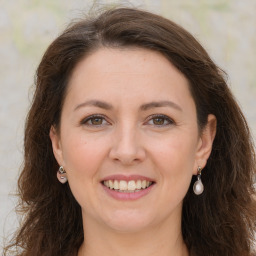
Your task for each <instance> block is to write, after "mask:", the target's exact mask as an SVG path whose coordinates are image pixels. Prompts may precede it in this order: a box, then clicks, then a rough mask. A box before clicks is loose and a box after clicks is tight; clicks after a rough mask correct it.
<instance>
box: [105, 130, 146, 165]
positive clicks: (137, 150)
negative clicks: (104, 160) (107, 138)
mask: <svg viewBox="0 0 256 256" xmlns="http://www.w3.org/2000/svg"><path fill="white" fill-rule="evenodd" d="M109 157H110V158H111V159H112V160H114V161H116V162H119V163H121V164H123V165H134V164H136V163H139V162H142V161H143V160H144V159H145V157H146V152H145V149H144V147H143V143H142V137H141V135H140V131H138V129H136V128H135V127H132V126H130V125H127V126H123V127H119V129H116V131H115V133H114V134H113V140H112V146H111V150H110V153H109Z"/></svg>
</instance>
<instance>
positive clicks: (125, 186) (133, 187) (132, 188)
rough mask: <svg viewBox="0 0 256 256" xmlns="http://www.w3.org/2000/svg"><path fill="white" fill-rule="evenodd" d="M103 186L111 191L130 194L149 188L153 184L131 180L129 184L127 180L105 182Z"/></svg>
mask: <svg viewBox="0 0 256 256" xmlns="http://www.w3.org/2000/svg"><path fill="white" fill-rule="evenodd" d="M103 184H104V185H105V186H106V187H108V188H110V189H114V190H118V191H119V192H126V193H128V192H138V191H139V190H141V189H145V188H148V187H149V186H150V185H151V184H152V182H151V181H147V180H137V181H135V180H129V181H128V182H127V181H125V180H105V181H104V182H103Z"/></svg>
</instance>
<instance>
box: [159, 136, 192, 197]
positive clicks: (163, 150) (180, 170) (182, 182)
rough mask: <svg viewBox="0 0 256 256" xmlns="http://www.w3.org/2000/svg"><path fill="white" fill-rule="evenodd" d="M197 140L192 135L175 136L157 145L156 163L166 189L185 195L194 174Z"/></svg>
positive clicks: (178, 194) (175, 193) (174, 193)
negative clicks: (192, 138)
mask: <svg viewBox="0 0 256 256" xmlns="http://www.w3.org/2000/svg"><path fill="white" fill-rule="evenodd" d="M195 156H196V141H195V140H191V137H190V136H184V135H183V136H182V137H181V136H174V137H172V138H169V139H168V140H166V141H165V143H163V144H158V145H157V146H156V147H155V157H154V159H155V165H156V166H158V168H159V170H160V171H159V172H160V176H161V178H162V180H163V186H164V190H166V189H167V190H169V191H172V192H173V193H171V194H172V196H173V195H177V196H181V197H182V196H185V194H186V192H187V189H188V187H189V185H190V182H191V178H192V175H193V167H194V163H195Z"/></svg>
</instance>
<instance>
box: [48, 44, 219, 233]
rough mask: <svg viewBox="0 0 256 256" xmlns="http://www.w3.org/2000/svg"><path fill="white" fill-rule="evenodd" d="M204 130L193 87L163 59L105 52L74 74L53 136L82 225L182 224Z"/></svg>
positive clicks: (206, 139)
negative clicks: (82, 221) (198, 113)
mask: <svg viewBox="0 0 256 256" xmlns="http://www.w3.org/2000/svg"><path fill="white" fill-rule="evenodd" d="M212 119H213V118H212ZM209 120H210V121H209V123H210V122H212V121H211V117H209ZM208 126H210V125H209V124H208ZM208 126H207V127H208ZM207 127H206V129H205V132H204V133H202V135H200V134H199V132H198V126H197V118H196V107H195V103H194V100H193V98H192V96H191V94H190V91H189V86H188V81H187V79H186V78H185V77H184V75H183V74H182V73H180V72H179V71H178V70H177V69H176V68H175V67H174V66H173V65H172V64H171V63H170V62H169V61H168V60H167V59H166V58H165V57H163V56H162V55H161V54H160V53H157V52H154V51H150V50H146V49H138V48H129V49H106V48H102V49H99V50H97V51H96V52H94V53H92V54H91V55H89V56H87V57H86V58H85V59H83V60H82V61H81V62H80V63H79V64H78V65H77V67H76V68H75V70H74V72H73V74H72V77H71V80H70V83H69V87H68V91H67V96H66V99H65V102H64V105H63V109H62V115H61V125H60V133H59V134H58V133H56V131H55V130H54V128H52V129H51V132H50V137H51V139H52V143H53V150H54V154H55V157H56V159H57V161H58V163H59V164H60V165H62V166H63V167H64V169H65V170H66V172H67V177H68V182H69V185H70V188H71V190H72V193H73V194H74V196H75V198H76V200H77V201H78V203H79V204H80V205H81V208H82V213H83V219H84V222H85V223H87V224H88V225H92V224H93V225H98V226H100V227H106V228H107V227H108V228H111V229H114V230H118V231H125V232H129V231H138V230H141V229H143V228H147V227H157V226H158V225H162V224H164V223H166V224H167V223H169V224H176V223H178V224H179V223H180V217H181V209H182V201H183V198H184V196H185V194H186V193H187V190H188V187H189V185H190V181H191V177H192V175H193V174H196V171H197V167H198V166H202V167H203V166H204V165H205V163H206V161H207V158H208V156H209V154H210V150H211V143H212V140H213V137H214V135H213V133H214V132H212V129H208V128H207ZM206 189H207V188H206Z"/></svg>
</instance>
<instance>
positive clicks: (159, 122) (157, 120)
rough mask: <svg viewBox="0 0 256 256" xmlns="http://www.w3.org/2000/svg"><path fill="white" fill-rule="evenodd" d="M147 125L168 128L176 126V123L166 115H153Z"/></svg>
mask: <svg viewBox="0 0 256 256" xmlns="http://www.w3.org/2000/svg"><path fill="white" fill-rule="evenodd" d="M147 123H148V124H150V125H154V126H167V125H171V124H174V121H173V120H172V119H171V118H170V117H168V116H166V115H153V116H150V119H149V121H148V122H147Z"/></svg>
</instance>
